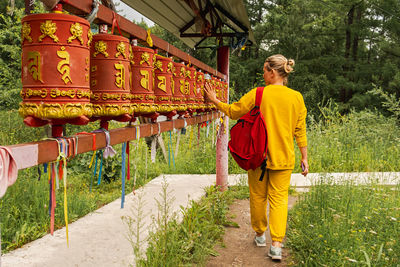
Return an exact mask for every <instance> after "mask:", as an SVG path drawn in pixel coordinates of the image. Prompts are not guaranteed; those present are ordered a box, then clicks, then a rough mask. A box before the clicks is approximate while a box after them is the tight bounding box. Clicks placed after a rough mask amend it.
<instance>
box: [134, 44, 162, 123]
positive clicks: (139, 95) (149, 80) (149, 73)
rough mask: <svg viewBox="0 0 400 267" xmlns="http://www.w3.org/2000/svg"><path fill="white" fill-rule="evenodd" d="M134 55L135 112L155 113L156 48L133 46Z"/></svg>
mask: <svg viewBox="0 0 400 267" xmlns="http://www.w3.org/2000/svg"><path fill="white" fill-rule="evenodd" d="M132 51H133V57H132V62H131V68H132V74H131V75H132V76H131V79H132V85H131V94H132V99H131V104H132V107H133V110H134V112H135V114H137V115H139V114H140V115H142V114H151V113H155V112H156V111H157V110H156V106H155V105H154V100H155V98H156V97H155V95H154V90H153V61H154V50H153V49H151V48H147V47H140V46H132Z"/></svg>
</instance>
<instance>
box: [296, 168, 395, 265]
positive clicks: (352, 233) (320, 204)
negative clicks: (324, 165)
mask: <svg viewBox="0 0 400 267" xmlns="http://www.w3.org/2000/svg"><path fill="white" fill-rule="evenodd" d="M399 206H400V184H398V185H397V187H395V188H390V187H386V186H382V185H377V184H374V182H373V180H372V179H371V183H370V184H368V185H358V186H355V185H354V184H353V183H352V181H348V183H347V184H345V185H335V184H334V183H333V181H332V180H331V179H330V177H323V176H321V177H320V180H319V181H318V182H317V184H315V185H314V186H313V187H311V188H310V192H309V193H307V194H304V195H303V196H302V197H301V198H300V200H299V202H298V203H297V205H296V206H295V207H294V208H293V209H292V210H291V211H290V216H289V230H288V245H289V247H290V249H291V251H292V255H293V257H294V259H295V260H294V262H293V264H295V265H296V266H348V265H350V264H360V265H368V266H398V265H399V264H400V258H399V255H400V242H399V239H398V237H399V236H400V225H399V224H400V209H399V208H398V207H399Z"/></svg>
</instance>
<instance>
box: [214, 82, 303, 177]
mask: <svg viewBox="0 0 400 267" xmlns="http://www.w3.org/2000/svg"><path fill="white" fill-rule="evenodd" d="M256 90H257V88H254V89H252V90H251V91H250V92H248V93H247V94H245V95H244V96H243V97H242V98H241V99H240V100H239V102H235V103H232V104H226V103H222V102H220V103H219V104H218V109H220V110H221V111H222V112H224V113H225V114H226V115H227V116H228V117H229V118H231V119H233V120H237V119H239V118H240V117H242V116H243V115H245V114H246V113H247V112H249V111H250V110H251V109H252V108H253V107H254V105H255V99H256ZM260 110H261V113H262V114H263V116H264V119H265V123H266V125H267V133H268V154H267V155H268V156H267V168H268V169H272V170H286V169H293V168H294V164H295V154H294V140H293V137H295V138H296V143H297V145H298V146H299V147H305V146H307V136H306V115H307V109H306V107H305V105H304V100H303V96H302V95H301V93H299V92H297V91H295V90H292V89H290V88H288V87H286V86H282V85H269V86H267V87H265V89H264V92H263V97H262V101H261V107H260Z"/></svg>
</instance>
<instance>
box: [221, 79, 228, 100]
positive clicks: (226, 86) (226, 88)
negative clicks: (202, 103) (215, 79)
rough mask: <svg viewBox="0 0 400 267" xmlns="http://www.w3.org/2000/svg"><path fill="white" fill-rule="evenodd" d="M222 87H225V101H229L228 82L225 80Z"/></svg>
mask: <svg viewBox="0 0 400 267" xmlns="http://www.w3.org/2000/svg"><path fill="white" fill-rule="evenodd" d="M222 87H223V88H224V94H223V98H224V102H225V103H228V87H229V86H228V83H227V82H225V81H223V82H222Z"/></svg>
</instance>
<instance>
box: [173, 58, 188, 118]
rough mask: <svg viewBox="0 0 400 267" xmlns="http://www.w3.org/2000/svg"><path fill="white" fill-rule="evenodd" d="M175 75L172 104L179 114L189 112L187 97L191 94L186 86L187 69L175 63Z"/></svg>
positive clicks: (181, 64) (183, 65)
mask: <svg viewBox="0 0 400 267" xmlns="http://www.w3.org/2000/svg"><path fill="white" fill-rule="evenodd" d="M173 64H174V73H173V78H172V83H173V88H174V90H173V91H172V103H173V105H174V106H175V108H176V110H177V111H178V112H180V113H181V112H184V111H186V110H187V104H186V95H188V94H189V88H188V87H187V86H186V83H185V82H186V79H185V77H186V67H185V64H183V63H177V62H173Z"/></svg>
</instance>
